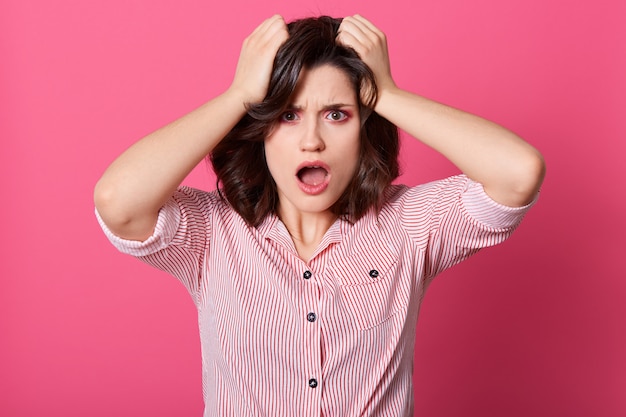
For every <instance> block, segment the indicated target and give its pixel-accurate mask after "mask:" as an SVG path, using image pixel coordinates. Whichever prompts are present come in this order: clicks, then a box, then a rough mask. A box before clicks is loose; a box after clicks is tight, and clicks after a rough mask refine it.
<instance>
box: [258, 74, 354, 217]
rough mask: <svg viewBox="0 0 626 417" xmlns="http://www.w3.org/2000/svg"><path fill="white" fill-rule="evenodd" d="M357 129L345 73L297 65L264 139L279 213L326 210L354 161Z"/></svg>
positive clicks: (340, 191)
mask: <svg viewBox="0 0 626 417" xmlns="http://www.w3.org/2000/svg"><path fill="white" fill-rule="evenodd" d="M360 130H361V123H360V117H359V106H358V102H357V98H356V92H355V90H354V88H353V86H352V83H351V82H350V79H349V78H348V76H347V75H346V74H345V73H344V72H343V71H342V70H340V69H338V68H335V67H333V66H330V65H322V66H319V67H316V68H313V69H310V70H303V71H302V73H301V75H300V80H299V81H298V85H297V87H296V90H295V91H294V93H293V95H292V96H291V98H290V103H289V105H288V108H287V110H286V111H285V112H284V113H283V114H282V115H281V117H280V119H279V120H278V122H277V123H276V126H274V129H273V130H272V133H271V134H270V135H269V136H268V137H267V138H266V139H265V157H266V161H267V165H268V167H269V170H270V173H271V175H272V177H273V179H274V181H275V182H276V186H277V189H278V198H279V207H278V211H279V214H281V213H285V210H297V211H299V212H301V213H320V212H326V211H329V210H330V208H331V207H332V206H333V205H334V204H335V202H337V200H338V199H339V197H341V195H342V194H343V192H344V191H345V190H346V188H347V186H348V184H349V183H350V181H351V180H352V177H353V176H354V173H355V171H356V169H357V167H358V165H359V150H360V143H359V136H360Z"/></svg>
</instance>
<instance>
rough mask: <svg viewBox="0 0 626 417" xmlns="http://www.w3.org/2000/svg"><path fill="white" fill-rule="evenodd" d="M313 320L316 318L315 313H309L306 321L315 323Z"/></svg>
mask: <svg viewBox="0 0 626 417" xmlns="http://www.w3.org/2000/svg"><path fill="white" fill-rule="evenodd" d="M315 318H316V316H315V313H309V314H307V315H306V319H307V320H308V321H310V322H311V323H313V322H314V321H315Z"/></svg>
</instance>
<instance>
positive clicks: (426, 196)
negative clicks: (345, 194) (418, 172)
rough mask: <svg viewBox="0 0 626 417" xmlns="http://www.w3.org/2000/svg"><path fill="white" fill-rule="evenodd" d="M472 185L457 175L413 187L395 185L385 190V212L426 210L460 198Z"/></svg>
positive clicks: (463, 176)
mask: <svg viewBox="0 0 626 417" xmlns="http://www.w3.org/2000/svg"><path fill="white" fill-rule="evenodd" d="M470 183H471V180H470V179H469V178H468V177H466V176H465V175H455V176H452V177H448V178H444V179H440V180H436V181H431V182H428V183H424V184H420V185H416V186H412V187H409V186H407V185H403V184H393V185H391V186H389V187H387V189H386V190H385V194H384V203H383V210H390V211H398V210H402V211H405V210H411V209H414V210H424V209H426V208H427V207H429V206H432V205H434V204H441V203H442V202H446V201H450V200H454V199H455V198H458V197H460V196H461V195H462V194H463V193H464V192H465V191H466V190H467V188H468V187H469V186H470Z"/></svg>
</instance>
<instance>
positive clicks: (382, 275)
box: [98, 175, 532, 417]
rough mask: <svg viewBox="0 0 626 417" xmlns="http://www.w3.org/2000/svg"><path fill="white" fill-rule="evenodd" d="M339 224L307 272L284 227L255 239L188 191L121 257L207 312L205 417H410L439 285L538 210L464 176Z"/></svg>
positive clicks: (214, 199)
mask: <svg viewBox="0 0 626 417" xmlns="http://www.w3.org/2000/svg"><path fill="white" fill-rule="evenodd" d="M385 197H386V203H385V204H384V206H383V208H382V210H381V211H380V212H379V213H376V212H375V211H370V212H368V214H366V215H365V216H364V217H363V218H361V219H360V220H358V221H357V222H355V223H350V222H348V221H346V220H344V219H338V220H337V221H336V222H335V223H334V224H333V225H332V226H331V227H330V229H329V230H328V231H327V232H326V234H325V235H324V237H323V239H322V241H321V243H320V245H319V247H318V248H317V250H316V252H315V253H314V255H313V257H312V258H311V260H310V261H309V262H308V263H305V262H303V261H302V260H301V259H300V258H299V257H298V253H297V251H296V249H295V246H294V244H293V241H292V239H291V237H290V235H289V233H288V231H287V229H286V227H285V225H284V224H283V223H282V222H281V221H280V219H278V218H277V217H276V216H274V215H270V216H268V217H267V218H266V219H265V220H264V222H263V223H262V224H261V225H260V226H258V227H256V228H254V227H250V226H248V225H247V224H246V223H245V221H244V220H243V219H242V218H241V217H240V216H239V215H238V214H237V213H236V212H235V211H234V210H233V209H232V208H231V207H230V206H229V205H228V204H227V203H226V202H224V201H223V200H222V199H220V197H219V195H218V194H217V192H215V191H213V192H205V191H199V190H195V189H191V188H187V187H181V188H180V189H179V190H178V191H176V193H175V194H174V195H173V196H172V198H171V199H170V200H169V201H168V202H167V203H166V205H165V206H164V207H163V208H162V209H161V211H160V214H159V218H158V222H157V226H156V228H155V231H154V234H153V235H152V236H151V237H150V238H148V239H147V240H146V241H144V242H137V241H128V240H123V239H121V238H119V237H116V236H114V235H113V234H112V233H111V232H110V231H109V230H108V229H107V228H106V226H105V225H104V224H103V223H102V220H101V219H100V217H99V216H98V219H99V221H100V223H101V226H102V227H103V229H104V231H105V233H106V235H107V236H108V238H109V239H110V240H111V241H112V243H113V244H114V245H115V246H116V247H117V248H118V249H119V250H121V251H123V252H125V253H128V254H131V255H133V256H136V257H139V258H140V259H141V260H143V261H145V262H147V263H148V264H150V265H153V266H154V267H156V268H159V269H162V270H165V271H168V272H169V273H171V274H172V275H174V276H175V277H177V278H178V279H179V280H180V281H181V282H182V283H183V285H185V287H186V288H187V290H188V291H189V293H190V294H191V296H192V298H193V300H194V302H195V305H196V306H197V309H198V322H199V327H200V339H201V343H202V364H203V369H202V376H203V378H202V379H203V395H204V401H205V411H204V416H205V417H209V416H238V417H240V416H298V417H301V416H365V415H367V416H394V417H396V416H410V415H412V412H413V389H412V369H413V350H414V343H415V328H416V323H417V317H418V313H419V309H420V304H421V301H422V299H423V296H424V292H425V290H426V288H427V286H428V284H429V283H430V282H431V280H432V278H434V277H435V276H436V275H437V274H439V273H440V272H441V271H443V270H444V269H446V268H448V267H450V266H452V265H454V264H456V263H458V262H460V261H462V260H463V259H465V258H467V257H469V256H470V255H472V254H474V253H476V252H477V251H478V250H480V249H481V248H483V247H487V246H491V245H495V244H498V243H500V242H502V241H503V240H505V239H506V238H507V237H508V236H510V234H511V233H512V232H513V230H514V229H515V227H516V226H517V225H518V224H519V222H520V221H521V219H522V217H523V216H524V214H525V213H526V211H527V209H528V208H529V207H530V206H531V205H532V204H530V205H528V206H526V207H521V208H510V207H505V206H502V205H500V204H498V203H496V202H494V201H493V200H491V199H490V198H489V197H488V196H487V195H486V194H485V192H484V190H483V188H482V186H481V185H480V184H478V183H475V182H472V181H471V180H469V179H468V178H467V177H465V176H463V175H459V176H455V177H451V178H447V179H444V180H440V181H435V182H432V183H428V184H424V185H420V186H417V187H413V188H409V187H406V186H402V185H393V186H391V187H389V189H388V190H387V192H386V194H385Z"/></svg>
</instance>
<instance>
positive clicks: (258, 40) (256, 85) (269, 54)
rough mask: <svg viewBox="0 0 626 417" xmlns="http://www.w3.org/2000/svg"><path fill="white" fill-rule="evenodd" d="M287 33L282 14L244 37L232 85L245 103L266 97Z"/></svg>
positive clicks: (273, 17)
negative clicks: (275, 59) (277, 57)
mask: <svg viewBox="0 0 626 417" xmlns="http://www.w3.org/2000/svg"><path fill="white" fill-rule="evenodd" d="M288 37H289V32H288V31H287V24H286V23H285V20H284V19H283V18H282V17H281V16H280V15H274V16H272V17H270V18H269V19H266V20H265V21H263V23H261V24H260V25H259V26H258V27H257V28H256V29H255V30H254V31H253V32H252V33H251V34H250V35H249V36H248V37H247V38H246V39H245V40H244V42H243V46H242V48H241V53H240V55H239V62H238V63H237V70H236V71H235V77H234V79H233V82H232V84H231V86H230V88H229V91H230V92H231V93H234V94H236V95H237V96H238V97H240V99H241V100H242V101H243V103H244V104H247V103H258V102H261V101H262V100H263V99H264V98H265V95H266V94H267V89H268V87H269V82H270V77H271V75H272V68H273V65H274V58H275V57H276V52H277V51H278V48H280V46H281V45H282V44H283V43H284V42H285V41H286V40H287V38H288Z"/></svg>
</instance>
